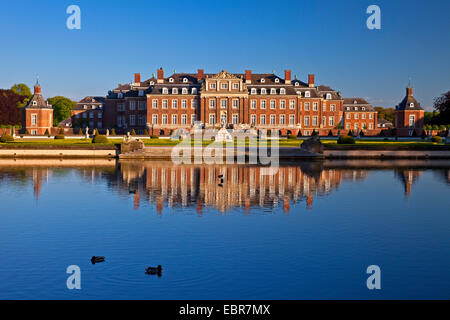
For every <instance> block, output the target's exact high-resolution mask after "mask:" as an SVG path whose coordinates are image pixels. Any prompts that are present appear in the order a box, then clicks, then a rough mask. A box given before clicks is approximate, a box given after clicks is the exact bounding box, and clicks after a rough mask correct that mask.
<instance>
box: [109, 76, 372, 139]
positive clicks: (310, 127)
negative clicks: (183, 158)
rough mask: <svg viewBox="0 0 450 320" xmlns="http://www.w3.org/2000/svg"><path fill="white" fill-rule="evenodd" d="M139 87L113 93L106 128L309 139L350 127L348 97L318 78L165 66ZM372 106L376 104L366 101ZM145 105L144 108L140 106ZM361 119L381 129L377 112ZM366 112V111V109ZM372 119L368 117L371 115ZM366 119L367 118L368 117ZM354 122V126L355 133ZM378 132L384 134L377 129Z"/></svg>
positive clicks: (158, 132) (122, 87) (138, 77)
mask: <svg viewBox="0 0 450 320" xmlns="http://www.w3.org/2000/svg"><path fill="white" fill-rule="evenodd" d="M134 80H135V83H134V84H126V85H119V86H118V87H117V88H116V89H114V90H112V91H110V92H109V94H108V96H107V97H106V101H105V108H104V118H103V121H104V127H105V128H106V127H109V128H112V127H115V128H116V129H118V130H119V131H124V132H125V131H130V130H131V129H135V130H136V132H138V133H143V132H144V131H145V130H148V132H149V134H153V135H167V134H169V133H170V132H172V131H174V130H177V129H183V130H186V131H190V130H191V129H192V127H193V125H194V123H195V124H197V125H201V126H202V127H203V128H219V127H220V126H221V125H222V124H223V123H224V124H225V125H227V126H228V127H233V128H238V129H249V128H254V129H256V130H261V131H268V130H270V131H274V130H276V131H278V132H279V133H280V134H281V135H288V134H294V135H297V134H300V135H310V134H312V132H313V131H316V132H319V133H320V134H328V133H329V132H330V130H331V131H332V132H337V131H336V130H339V129H345V123H344V122H345V118H344V98H343V97H341V95H340V94H339V92H336V91H335V90H333V89H331V88H330V87H327V86H316V85H315V83H314V81H315V77H314V75H309V76H308V83H304V82H302V81H299V80H297V79H296V78H295V79H293V80H292V79H291V71H290V70H286V71H285V73H284V79H283V78H281V77H278V76H277V75H275V74H272V73H267V74H253V73H252V71H251V70H246V71H245V73H244V74H231V73H228V72H227V71H221V72H219V73H218V74H206V73H204V71H203V69H199V70H198V72H197V73H174V74H172V75H171V76H169V77H166V78H165V77H164V70H163V69H162V68H160V69H158V70H157V78H156V79H155V78H153V77H152V78H150V79H148V80H146V81H144V82H139V81H140V75H139V74H136V75H135V78H134ZM366 104H367V105H368V107H370V108H371V106H370V105H369V104H368V103H367V102H366ZM138 106H140V107H138ZM371 110H372V111H371V114H372V115H371V116H370V117H371V118H370V119H369V118H367V121H360V122H358V125H360V126H361V127H360V129H363V128H364V124H366V127H367V129H366V130H368V131H370V130H371V129H369V128H373V130H376V129H377V126H376V112H375V111H373V109H371ZM361 112H362V113H365V112H363V111H361ZM367 117H369V115H367ZM364 120H365V119H364ZM355 123H356V122H355V121H352V122H351V127H352V129H354V127H355ZM376 131H379V130H376Z"/></svg>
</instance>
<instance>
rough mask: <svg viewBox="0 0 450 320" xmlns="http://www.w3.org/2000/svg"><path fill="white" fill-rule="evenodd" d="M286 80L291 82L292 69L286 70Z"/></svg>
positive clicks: (287, 82) (288, 82)
mask: <svg viewBox="0 0 450 320" xmlns="http://www.w3.org/2000/svg"><path fill="white" fill-rule="evenodd" d="M284 82H285V83H286V84H291V70H284Z"/></svg>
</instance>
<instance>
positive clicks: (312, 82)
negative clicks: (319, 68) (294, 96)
mask: <svg viewBox="0 0 450 320" xmlns="http://www.w3.org/2000/svg"><path fill="white" fill-rule="evenodd" d="M308 86H309V87H310V88H314V75H313V74H309V75H308Z"/></svg>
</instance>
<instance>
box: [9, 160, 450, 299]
mask: <svg viewBox="0 0 450 320" xmlns="http://www.w3.org/2000/svg"><path fill="white" fill-rule="evenodd" d="M219 175H224V178H223V179H224V181H223V183H222V184H221V181H220V178H218V176H219ZM0 197H1V207H0V208H1V209H0V261H1V263H0V299H347V298H352V299H393V298H397V299H429V298H436V299H449V298H450V210H449V208H450V162H449V161H437V160H435V161H368V160H367V161H325V162H305V163H300V164H299V163H288V164H284V165H282V166H281V167H280V170H279V171H278V173H277V174H276V175H274V176H262V175H261V168H260V167H255V166H198V167H197V166H173V165H172V163H169V162H167V163H166V162H126V163H116V162H115V161H107V160H96V161H93V160H78V161H75V160H74V161H69V160H64V161H50V160H48V161H47V160H39V161H36V160H18V161H16V162H15V161H13V160H0ZM93 255H100V256H105V257H106V261H105V262H104V263H98V264H95V265H93V264H91V262H90V258H91V257H92V256H93ZM158 264H161V265H162V266H163V273H162V276H161V277H158V276H152V275H147V274H145V273H144V270H145V268H146V267H148V266H156V265H158ZM69 265H78V266H79V267H80V269H81V290H68V289H67V287H66V280H67V277H68V276H69V275H68V274H66V268H67V267H68V266H69ZM369 265H378V266H380V268H381V287H382V288H381V290H368V289H367V287H366V279H367V277H368V276H369V275H368V274H366V269H367V267H368V266H369Z"/></svg>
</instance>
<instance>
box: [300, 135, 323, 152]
mask: <svg viewBox="0 0 450 320" xmlns="http://www.w3.org/2000/svg"><path fill="white" fill-rule="evenodd" d="M300 147H301V148H302V149H303V150H306V151H309V152H314V153H323V145H322V142H321V141H320V136H319V135H314V136H311V138H309V139H307V140H305V141H303V143H302V144H301V146H300Z"/></svg>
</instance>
